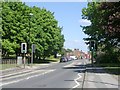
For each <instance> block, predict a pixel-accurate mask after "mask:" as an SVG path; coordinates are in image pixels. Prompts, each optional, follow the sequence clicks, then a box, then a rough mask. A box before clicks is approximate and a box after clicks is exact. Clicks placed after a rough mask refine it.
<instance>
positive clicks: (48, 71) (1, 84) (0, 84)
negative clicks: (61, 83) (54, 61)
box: [0, 69, 55, 87]
mask: <svg viewBox="0 0 120 90" xmlns="http://www.w3.org/2000/svg"><path fill="white" fill-rule="evenodd" d="M53 71H55V69H54V70H47V71H46V72H43V73H41V74H38V75H34V76H29V77H27V78H23V79H19V80H15V81H12V82H7V83H0V87H1V86H3V85H8V84H12V83H17V82H20V81H23V80H28V79H30V78H33V77H38V76H41V75H44V74H47V73H50V72H53Z"/></svg>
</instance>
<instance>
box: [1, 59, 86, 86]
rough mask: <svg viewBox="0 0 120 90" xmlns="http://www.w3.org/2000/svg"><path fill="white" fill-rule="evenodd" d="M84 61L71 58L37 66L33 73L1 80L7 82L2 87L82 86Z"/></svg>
mask: <svg viewBox="0 0 120 90" xmlns="http://www.w3.org/2000/svg"><path fill="white" fill-rule="evenodd" d="M85 61H86V60H83V59H82V60H73V61H69V62H65V63H57V64H52V65H50V66H48V67H46V68H42V69H41V68H38V69H36V70H35V71H34V72H33V73H30V74H27V75H24V74H23V75H21V76H18V77H14V78H10V79H9V81H3V83H6V82H7V83H6V84H3V86H2V88H82V80H83V77H84V73H83V71H84V70H85V66H84V64H85ZM78 80H79V83H78ZM80 81H81V82H80Z"/></svg>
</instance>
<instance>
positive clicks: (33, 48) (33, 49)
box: [32, 44, 35, 53]
mask: <svg viewBox="0 0 120 90" xmlns="http://www.w3.org/2000/svg"><path fill="white" fill-rule="evenodd" d="M32 52H34V53H35V44H32Z"/></svg>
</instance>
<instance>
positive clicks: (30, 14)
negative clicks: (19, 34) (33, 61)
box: [28, 13, 33, 62]
mask: <svg viewBox="0 0 120 90" xmlns="http://www.w3.org/2000/svg"><path fill="white" fill-rule="evenodd" d="M32 16H33V14H32V13H29V45H28V46H29V47H28V49H30V48H31V45H30V28H31V25H30V22H31V20H30V19H31V17H32ZM28 53H29V55H30V56H29V62H30V57H31V53H30V50H29V52H28Z"/></svg>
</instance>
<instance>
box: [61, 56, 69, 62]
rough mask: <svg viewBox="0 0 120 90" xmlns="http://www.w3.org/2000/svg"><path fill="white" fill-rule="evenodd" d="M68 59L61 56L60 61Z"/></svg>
mask: <svg viewBox="0 0 120 90" xmlns="http://www.w3.org/2000/svg"><path fill="white" fill-rule="evenodd" d="M67 61H68V60H67V58H66V57H61V58H60V62H67Z"/></svg>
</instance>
